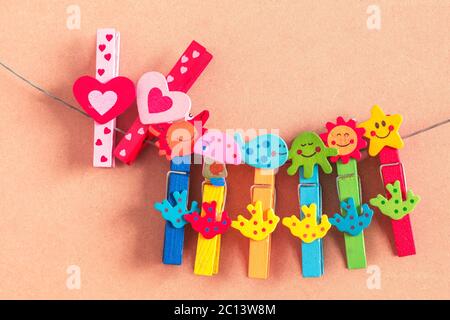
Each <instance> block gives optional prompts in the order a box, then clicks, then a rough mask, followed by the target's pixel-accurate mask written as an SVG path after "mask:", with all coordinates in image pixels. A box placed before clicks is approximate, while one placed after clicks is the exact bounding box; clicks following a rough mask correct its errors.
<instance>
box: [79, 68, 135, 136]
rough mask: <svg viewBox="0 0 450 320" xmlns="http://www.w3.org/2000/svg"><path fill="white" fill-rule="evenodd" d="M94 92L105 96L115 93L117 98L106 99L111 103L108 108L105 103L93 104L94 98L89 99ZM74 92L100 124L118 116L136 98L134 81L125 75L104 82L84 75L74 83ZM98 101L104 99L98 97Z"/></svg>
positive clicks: (81, 104)
mask: <svg viewBox="0 0 450 320" xmlns="http://www.w3.org/2000/svg"><path fill="white" fill-rule="evenodd" d="M92 93H96V94H97V96H98V95H100V96H102V95H104V96H105V97H106V96H111V95H113V96H114V97H116V98H117V99H115V100H109V101H106V102H109V103H110V104H111V105H110V106H106V108H105V105H103V106H98V105H94V106H93V105H91V101H93V100H89V99H90V94H91V96H92ZM73 94H74V96H75V99H76V100H77V101H78V103H79V104H80V106H81V107H82V108H83V109H84V111H86V112H87V113H88V114H89V115H90V116H91V117H92V118H93V119H94V120H95V121H96V122H98V123H100V124H104V123H107V122H108V121H111V120H112V119H114V118H117V117H118V116H119V115H121V114H122V113H123V112H125V110H127V109H128V108H129V107H130V106H131V104H132V103H133V101H134V99H135V98H136V90H135V88H134V83H133V81H131V80H130V79H128V78H125V77H116V78H112V79H111V80H109V81H108V82H106V83H102V82H100V81H98V80H97V79H95V78H93V77H90V76H83V77H81V78H79V79H78V80H77V81H75V83H74V84H73ZM98 101H100V102H101V101H102V100H101V99H98ZM100 107H103V108H100ZM96 108H97V109H96ZM100 109H101V110H100ZM99 111H100V112H99ZM108 130H109V129H108ZM105 131H106V130H105Z"/></svg>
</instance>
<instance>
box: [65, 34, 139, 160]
mask: <svg viewBox="0 0 450 320" xmlns="http://www.w3.org/2000/svg"><path fill="white" fill-rule="evenodd" d="M119 39H120V38H119V33H118V32H116V31H115V29H99V30H97V46H96V48H97V57H96V72H95V78H92V77H90V76H83V77H81V78H79V79H78V80H77V81H76V82H75V83H74V85H73V93H74V96H75V98H76V99H77V101H78V103H79V104H80V105H81V107H82V108H83V109H84V110H85V111H86V112H87V113H88V114H89V115H90V116H91V117H92V118H93V119H94V120H95V122H94V155H93V165H94V167H104V168H109V167H114V157H113V154H112V153H113V146H114V137H115V129H116V118H117V117H118V116H119V115H120V114H122V113H123V112H124V111H125V110H126V109H127V108H128V107H130V106H131V104H132V103H133V101H134V99H135V89H134V84H133V82H132V81H131V80H129V79H127V78H125V77H118V76H117V75H118V73H119V43H120V40H119Z"/></svg>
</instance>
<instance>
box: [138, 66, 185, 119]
mask: <svg viewBox="0 0 450 320" xmlns="http://www.w3.org/2000/svg"><path fill="white" fill-rule="evenodd" d="M136 96H137V106H138V111H139V119H140V120H141V122H142V123H143V124H154V123H170V122H173V121H176V120H181V119H185V118H186V117H187V116H188V115H189V111H190V110H191V99H190V98H189V96H188V95H187V94H186V93H184V92H181V91H170V90H169V86H168V83H167V80H166V77H164V75H162V74H161V73H159V72H154V71H152V72H147V73H145V74H144V75H143V76H142V77H141V78H140V79H139V81H138V84H137V94H136Z"/></svg>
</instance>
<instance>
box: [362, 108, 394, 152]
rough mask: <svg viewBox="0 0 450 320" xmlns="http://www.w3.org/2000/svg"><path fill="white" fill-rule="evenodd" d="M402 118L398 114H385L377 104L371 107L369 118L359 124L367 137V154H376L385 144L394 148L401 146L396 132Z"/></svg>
mask: <svg viewBox="0 0 450 320" xmlns="http://www.w3.org/2000/svg"><path fill="white" fill-rule="evenodd" d="M402 120H403V119H402V116H401V115H399V114H394V115H386V114H385V113H384V112H383V110H381V108H380V107H379V106H374V107H373V108H372V110H371V117H370V119H369V120H367V121H365V122H363V123H361V124H360V127H361V128H364V129H365V130H366V132H365V134H364V136H365V137H366V138H367V139H369V155H371V156H372V157H373V156H376V155H377V154H378V153H379V152H380V151H381V150H382V149H383V148H384V147H386V146H387V147H392V148H394V149H400V148H402V147H403V140H402V138H401V136H400V134H399V132H398V130H399V128H400V125H401V123H402Z"/></svg>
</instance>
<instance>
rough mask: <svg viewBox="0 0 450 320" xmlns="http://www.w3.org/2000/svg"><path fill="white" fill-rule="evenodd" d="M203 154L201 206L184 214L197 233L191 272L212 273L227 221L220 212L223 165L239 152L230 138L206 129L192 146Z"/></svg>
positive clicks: (235, 161)
mask: <svg viewBox="0 0 450 320" xmlns="http://www.w3.org/2000/svg"><path fill="white" fill-rule="evenodd" d="M194 152H195V153H196V154H199V155H202V156H203V171H202V172H203V177H204V178H205V181H204V182H203V184H202V209H201V212H194V213H193V214H190V215H186V216H185V219H186V220H188V221H189V222H190V223H191V225H192V227H193V229H194V230H195V231H197V232H199V235H198V242H197V252H196V257H195V266H194V273H195V274H197V275H204V276H212V275H214V274H217V273H218V272H219V258H220V242H221V235H222V234H223V233H224V232H225V231H227V230H228V228H229V227H230V225H231V220H230V218H229V217H228V215H227V213H226V212H225V211H224V208H225V200H226V193H227V185H226V177H227V170H226V166H225V164H240V163H241V153H240V149H239V146H238V145H237V144H236V143H235V142H234V138H233V137H232V136H229V135H227V134H225V133H222V132H220V131H218V130H209V131H208V132H207V133H206V134H205V135H203V136H202V137H201V138H200V139H199V140H198V141H197V142H196V143H195V146H194Z"/></svg>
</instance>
